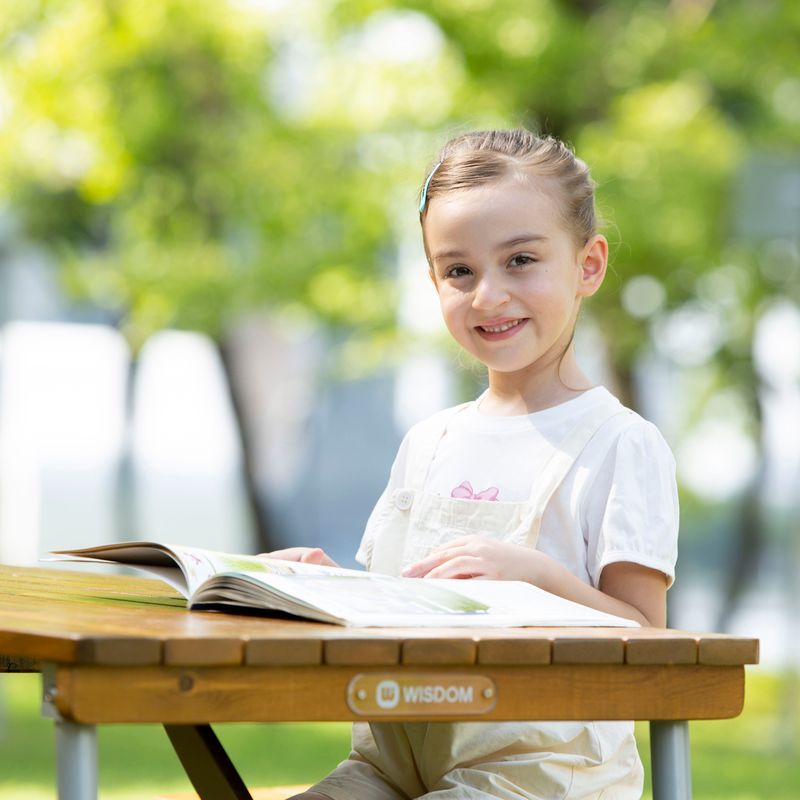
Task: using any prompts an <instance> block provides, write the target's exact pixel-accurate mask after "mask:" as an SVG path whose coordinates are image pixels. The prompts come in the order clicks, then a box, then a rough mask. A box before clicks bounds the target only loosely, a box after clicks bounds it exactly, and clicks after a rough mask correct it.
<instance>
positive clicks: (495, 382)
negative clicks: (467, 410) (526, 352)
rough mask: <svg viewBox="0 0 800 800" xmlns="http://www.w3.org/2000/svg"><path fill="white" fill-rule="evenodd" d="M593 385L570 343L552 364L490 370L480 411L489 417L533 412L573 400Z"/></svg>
mask: <svg viewBox="0 0 800 800" xmlns="http://www.w3.org/2000/svg"><path fill="white" fill-rule="evenodd" d="M594 385H595V384H594V383H593V382H592V381H591V380H590V379H589V378H588V377H587V376H586V375H585V373H584V372H583V371H582V370H581V369H580V367H579V366H578V363H577V361H576V360H575V352H574V350H573V348H572V345H570V347H569V348H568V350H567V352H566V353H564V356H563V357H562V358H560V359H559V360H558V361H556V362H554V363H552V364H546V365H544V366H541V365H538V364H532V365H531V366H530V367H527V368H526V369H524V370H520V371H518V372H497V371H495V370H489V391H488V393H487V395H486V397H485V398H484V399H483V402H482V403H481V411H482V412H484V413H485V414H491V415H492V416H513V415H516V414H532V413H533V412H535V411H542V410H544V409H545V408H552V407H553V406H557V405H560V404H561V403H565V402H566V401H567V400H572V399H573V398H575V397H577V396H578V395H580V394H583V393H584V392H585V391H587V390H588V389H591V388H592V387H593V386H594Z"/></svg>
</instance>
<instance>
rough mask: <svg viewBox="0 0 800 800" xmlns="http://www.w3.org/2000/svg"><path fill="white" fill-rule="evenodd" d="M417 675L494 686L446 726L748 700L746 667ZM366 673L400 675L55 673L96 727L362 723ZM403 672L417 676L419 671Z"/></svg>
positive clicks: (687, 712)
mask: <svg viewBox="0 0 800 800" xmlns="http://www.w3.org/2000/svg"><path fill="white" fill-rule="evenodd" d="M421 670H422V671H423V672H424V673H425V675H426V676H429V675H430V674H431V671H436V672H437V673H439V674H441V676H442V681H443V682H446V680H447V677H448V676H449V675H454V676H462V677H463V676H464V675H480V676H482V677H484V678H488V679H489V680H491V681H492V682H493V684H494V686H495V687H496V697H497V704H496V705H495V706H494V708H493V709H492V710H491V711H489V712H488V713H486V714H481V715H478V716H469V717H467V716H460V715H454V714H452V715H449V716H448V715H442V716H439V715H437V719H441V720H445V719H481V720H488V719H494V720H515V719H517V720H519V719H532V720H535V719H565V720H568V719H598V720H603V719H662V720H670V719H725V718H729V717H734V716H736V715H738V714H739V713H740V712H741V709H742V705H743V702H744V667H715V666H699V665H675V666H671V667H666V668H665V667H661V666H653V665H625V666H623V667H620V666H619V665H615V664H608V665H588V664H551V665H544V666H531V667H503V668H496V667H489V666H486V667H483V666H480V667H478V666H466V665H464V666H458V665H456V666H453V667H430V666H428V667H423V668H421ZM365 673H379V674H380V675H387V676H396V675H397V668H394V670H392V669H391V668H389V669H387V668H381V667H362V668H356V667H339V666H310V667H248V668H245V669H242V668H240V667H239V668H236V667H209V668H206V667H202V668H191V669H180V668H177V667H173V668H167V667H140V668H135V667H119V668H116V669H113V670H109V669H103V668H99V667H92V666H66V667H61V668H59V670H58V672H57V687H58V692H57V693H56V697H55V700H56V704H57V706H58V709H59V712H60V713H61V714H62V715H64V716H65V717H66V718H68V719H74V720H75V721H78V722H84V723H92V724H94V723H104V722H163V723H168V724H192V723H201V722H211V723H214V722H237V721H238V722H265V721H315V720H330V721H336V720H357V719H362V717H361V716H359V715H358V714H356V713H354V712H353V711H352V709H350V707H349V706H348V705H347V702H346V699H345V698H346V696H347V688H348V685H349V683H350V681H351V680H353V678H354V677H355V676H356V675H357V674H365ZM407 673H410V674H411V675H412V676H413V674H414V670H413V669H412V670H404V674H407ZM532 687H535V691H532V690H531V688H532ZM112 699H113V701H112ZM381 718H382V719H386V718H387V717H386V716H385V715H384V716H382V717H381ZM423 718H424V717H403V719H408V720H409V721H411V720H412V719H413V720H416V719H423ZM363 719H367V717H363Z"/></svg>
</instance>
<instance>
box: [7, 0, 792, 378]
mask: <svg viewBox="0 0 800 800" xmlns="http://www.w3.org/2000/svg"><path fill="white" fill-rule="evenodd" d="M18 5H19V4H14V6H15V7H14V10H13V11H12V12H11V13H9V14H7V15H6V17H5V19H4V21H3V22H2V23H0V24H2V25H3V28H2V29H0V36H1V37H2V38H1V39H0V41H1V42H2V45H1V49H0V65H2V68H3V73H4V77H3V79H2V83H0V100H1V99H2V96H6V97H8V98H11V100H10V103H8V104H6V105H7V106H8V107H9V108H10V110H9V111H8V112H7V113H6V115H5V119H4V120H3V122H2V128H0V134H2V139H0V192H1V193H2V195H4V196H5V198H6V202H7V204H8V206H9V208H10V209H11V211H12V213H13V215H14V217H15V218H16V219H17V220H18V221H19V224H20V225H21V226H22V228H23V230H24V232H25V233H26V235H27V236H28V237H29V238H32V239H33V240H35V241H38V242H42V243H45V244H46V245H48V246H50V247H51V248H53V250H54V251H55V252H56V253H57V254H58V255H59V258H60V260H61V263H62V264H63V265H64V266H65V270H64V275H65V278H66V280H67V282H68V284H69V286H70V287H71V288H72V289H73V290H75V291H76V292H80V293H82V294H84V295H88V296H89V297H90V298H91V299H92V300H94V301H95V302H97V303H99V304H100V305H102V306H106V307H112V308H116V309H118V310H119V311H120V314H121V316H122V319H123V325H124V329H125V330H126V332H127V333H128V334H129V337H130V339H131V341H132V342H133V343H134V344H138V343H139V342H141V341H143V339H144V338H146V336H147V335H148V334H149V333H150V332H152V331H154V330H157V329H158V328H161V327H164V326H166V325H182V326H188V327H196V328H201V329H204V330H207V331H209V332H211V333H213V334H219V333H220V332H221V331H222V330H223V327H224V325H225V323H226V321H227V320H228V319H229V318H230V317H231V316H233V315H235V314H236V313H238V312H240V311H242V310H245V309H252V308H254V307H255V308H259V307H263V306H267V305H275V304H281V303H285V302H289V301H292V302H295V301H299V302H300V303H302V304H304V305H306V306H307V307H309V308H310V309H311V310H312V311H313V312H314V313H316V314H318V315H319V316H321V317H322V318H324V319H327V320H330V321H333V322H335V323H340V324H346V325H349V326H353V327H356V328H360V329H361V330H379V329H382V328H385V326H386V325H387V324H390V323H391V321H392V318H393V310H392V305H393V304H392V289H391V286H390V283H389V282H388V280H387V277H386V276H387V265H389V264H391V262H392V258H393V247H394V245H393V241H394V240H395V238H396V236H397V233H398V230H400V229H402V228H404V227H407V226H408V225H409V224H413V216H414V200H413V196H414V193H415V191H416V190H417V188H418V185H419V182H420V180H421V177H422V175H423V172H424V167H425V165H426V164H427V163H428V162H429V161H430V160H431V158H432V157H433V153H434V152H435V149H436V145H437V143H439V142H440V141H441V140H442V139H443V138H445V137H446V136H447V135H449V134H451V133H453V132H455V131H459V130H463V129H465V128H469V127H477V126H484V125H516V124H527V125H530V126H533V127H535V128H538V129H540V130H542V131H545V132H549V133H554V134H556V135H558V136H561V137H562V138H564V139H566V140H567V141H569V142H571V143H572V144H574V145H575V147H576V149H577V151H578V152H579V153H580V154H581V155H582V156H583V157H584V158H585V159H586V160H587V161H588V162H589V163H590V164H591V165H592V167H593V172H594V175H595V177H596V179H597V180H598V182H599V187H600V188H599V203H600V207H601V211H602V212H603V214H604V215H605V216H606V217H607V218H608V225H607V226H606V231H607V232H608V234H609V237H610V239H611V241H612V245H613V252H614V262H613V269H614V273H615V275H614V276H612V279H611V280H610V281H609V285H608V286H607V288H606V291H605V292H604V295H603V299H602V300H601V301H599V302H595V303H593V304H591V311H592V313H593V314H594V316H596V317H597V318H598V319H599V322H600V326H601V329H602V330H603V331H604V332H605V334H606V337H607V339H608V343H609V347H610V350H611V354H612V356H613V360H614V361H615V363H616V364H617V365H619V367H620V368H621V370H622V371H623V372H624V371H626V370H629V368H630V366H631V365H632V364H633V363H634V362H635V360H636V359H637V358H639V357H641V355H642V353H643V352H644V350H645V348H646V347H647V346H648V342H649V341H650V334H651V330H652V329H653V328H654V327H655V328H658V326H659V325H660V324H661V323H662V322H663V321H664V320H665V318H666V317H667V316H668V315H669V313H670V312H671V311H672V310H674V309H679V308H681V307H682V306H684V305H685V304H686V303H694V304H695V305H699V307H700V308H702V309H703V310H705V311H706V312H708V313H709V314H711V315H712V316H715V317H717V318H718V319H719V320H720V324H721V325H722V328H723V335H722V336H721V337H720V340H719V342H718V344H717V345H716V349H715V351H714V353H712V355H714V357H715V358H716V359H717V365H718V367H719V369H720V370H722V371H723V372H725V373H726V374H728V373H730V376H732V379H734V380H737V381H739V379H740V377H741V376H743V377H741V381H740V382H742V383H743V384H745V383H747V381H749V380H750V379H751V378H752V369H751V368H749V367H742V366H741V364H742V361H743V360H744V361H747V360H748V359H749V354H747V353H745V352H744V351H745V350H746V349H747V347H748V346H749V345H748V343H749V339H750V335H751V333H752V329H753V325H754V321H755V319H756V316H757V314H758V313H759V310H760V309H761V308H762V307H763V302H764V300H765V299H769V298H770V297H773V296H775V295H780V294H784V293H785V292H786V291H787V284H786V282H785V281H784V282H781V280H780V271H778V270H775V269H772V268H770V266H769V265H766V266H764V264H763V263H762V260H763V257H764V256H763V254H761V253H759V252H758V250H757V249H756V248H755V247H753V246H752V245H751V244H748V243H746V242H742V241H741V239H740V238H738V237H737V235H736V234H737V231H738V229H739V228H740V227H741V219H740V218H739V216H740V215H741V213H742V211H741V208H742V207H743V206H742V203H740V202H738V201H736V199H735V198H736V195H735V192H734V190H735V189H736V187H737V186H738V176H739V175H740V174H741V173H742V169H743V165H744V164H745V162H746V160H747V159H748V157H749V154H750V153H752V152H753V151H754V150H757V149H769V150H772V151H776V152H778V153H780V152H790V151H792V150H796V149H797V147H798V144H800V125H798V121H800V119H798V111H797V108H798V107H800V82H799V81H798V79H797V74H798V71H797V70H798V66H799V60H798V56H797V48H796V42H797V37H798V34H799V33H800V12H798V7H797V4H796V3H793V2H791V1H790V0H773V1H772V2H768V3H751V2H748V1H747V0H734V1H733V2H726V3H714V2H705V3H691V2H673V3H668V4H666V3H661V2H655V0H645V1H643V2H637V3H630V2H625V1H624V0H617V2H608V3H565V2H557V1H556V0H535V2H531V1H530V0H501V2H487V0H434V2H427V1H426V2H422V1H421V0H329V2H326V3H313V4H310V5H308V4H303V3H297V4H291V3H290V4H263V6H262V5H260V4H257V3H253V4H248V3H245V2H236V1H235V0H227V1H226V0H211V2H208V3H203V4H199V5H198V4H197V3H192V2H189V1H188V0H164V2H159V3H155V4H146V7H143V6H142V5H141V4H140V3H137V2H135V0H58V2H56V1H55V0H51V2H40V3H39V4H38V5H37V4H22V5H24V6H25V8H24V9H23V8H18V7H17V6H18ZM767 52H768V53H769V57H768V58H765V57H764V56H765V53H767ZM2 107H3V104H2V103H0V108H2ZM785 252H786V258H787V259H789V260H791V261H793V262H797V260H798V256H797V252H796V247H794V249H791V248H789V250H787V251H785ZM732 266H733V267H735V268H736V269H738V272H735V273H734V272H731V270H730V268H731V267H732ZM795 267H797V264H796V263H795ZM726 270H727V272H726ZM786 272H787V271H784V273H786ZM791 272H792V270H788V273H790V274H791ZM733 274H736V275H738V276H739V277H738V278H737V281H738V283H737V285H736V286H734V287H733V288H732V289H731V288H730V287H729V290H728V291H727V292H722V293H719V292H716V291H713V290H709V286H711V287H719V286H722V285H725V284H726V281H727V278H730V276H731V275H733ZM642 275H646V276H648V278H649V280H650V283H649V284H647V286H648V287H649V291H650V292H651V301H652V302H650V303H649V304H648V303H645V304H644V305H642V304H641V303H639V302H638V301H637V299H636V295H635V292H633V289H634V287H633V285H632V284H631V281H632V279H633V278H635V277H637V276H642ZM742 276H744V280H743V281H742V280H740V279H741V278H742ZM727 282H728V283H730V281H727ZM734 283H736V281H734ZM742 283H744V284H745V285H742ZM629 284H630V285H629ZM638 286H639V288H641V287H642V286H643V284H641V282H640V283H639V284H638ZM632 292H633V294H632ZM653 298H654V299H653Z"/></svg>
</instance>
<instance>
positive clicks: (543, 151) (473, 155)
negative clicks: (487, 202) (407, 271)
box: [419, 128, 598, 246]
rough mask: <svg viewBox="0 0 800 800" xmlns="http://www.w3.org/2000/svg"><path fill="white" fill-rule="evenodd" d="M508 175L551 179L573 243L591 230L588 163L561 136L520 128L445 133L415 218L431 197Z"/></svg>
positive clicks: (593, 230)
mask: <svg viewBox="0 0 800 800" xmlns="http://www.w3.org/2000/svg"><path fill="white" fill-rule="evenodd" d="M510 175H519V176H523V175H535V176H539V177H543V178H547V179H550V180H552V181H553V184H554V186H555V187H557V193H558V195H560V197H559V198H558V199H559V200H560V203H559V205H560V207H561V216H562V221H563V223H564V227H565V228H566V229H567V230H568V231H569V232H570V233H571V234H572V235H573V236H574V238H575V241H576V242H577V244H578V245H579V246H583V245H584V244H586V242H587V241H589V239H590V238H591V237H592V236H594V234H596V233H597V227H598V221H597V212H596V210H595V204H594V188H595V182H594V181H593V180H592V178H591V176H590V175H589V168H588V167H587V166H586V164H585V163H584V162H583V161H581V159H579V158H578V157H577V156H576V155H575V154H574V153H573V152H572V151H571V150H570V149H569V148H568V147H567V146H566V145H565V144H564V143H563V142H561V141H559V140H558V139H555V138H554V137H552V136H544V137H540V136H536V135H535V134H533V133H531V132H530V131H528V130H525V129H524V128H516V129H513V130H496V131H474V132H472V133H465V134H463V135H462V136H457V137H456V138H454V139H451V140H450V141H449V142H448V143H447V144H446V145H445V146H444V147H443V148H442V150H441V152H440V153H439V160H438V163H437V164H436V166H434V167H433V169H432V170H431V171H430V172H429V173H428V177H427V179H426V181H425V185H424V186H423V189H422V191H421V193H420V206H419V210H420V221H422V219H423V217H424V215H425V209H426V208H427V204H428V202H429V201H430V200H431V198H433V197H436V196H437V195H443V194H447V193H448V192H454V191H458V190H459V189H471V188H474V187H476V186H481V185H483V184H487V183H491V182H492V181H495V180H498V179H500V178H504V177H507V176H510Z"/></svg>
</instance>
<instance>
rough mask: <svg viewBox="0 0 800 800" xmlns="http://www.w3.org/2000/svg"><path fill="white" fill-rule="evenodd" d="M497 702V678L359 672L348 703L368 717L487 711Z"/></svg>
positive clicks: (348, 694) (354, 710) (349, 693)
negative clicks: (495, 683)
mask: <svg viewBox="0 0 800 800" xmlns="http://www.w3.org/2000/svg"><path fill="white" fill-rule="evenodd" d="M496 703H497V689H496V687H495V685H494V681H492V680H491V679H490V678H487V677H485V676H484V675H464V674H461V675H459V674H451V673H446V672H430V673H419V672H416V673H414V672H393V673H392V672H390V673H387V672H369V673H359V674H358V675H356V676H355V677H354V678H353V679H352V680H351V681H350V683H349V685H348V687H347V705H348V706H349V707H350V710H351V711H352V712H353V713H355V714H360V715H362V716H369V717H383V716H385V717H435V716H448V717H453V716H461V715H464V716H474V715H476V714H487V713H488V712H490V711H491V710H492V709H493V708H494V707H495V705H496Z"/></svg>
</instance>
